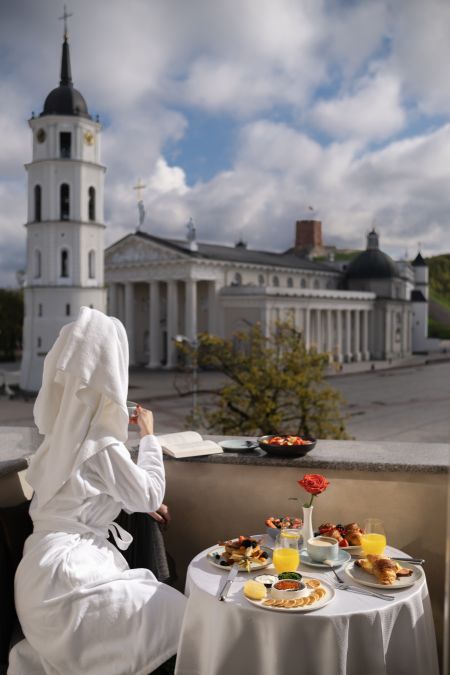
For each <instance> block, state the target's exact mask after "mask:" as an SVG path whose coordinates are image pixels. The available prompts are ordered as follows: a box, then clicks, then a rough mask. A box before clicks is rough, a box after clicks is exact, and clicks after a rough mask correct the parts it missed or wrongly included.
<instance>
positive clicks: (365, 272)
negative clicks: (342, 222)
mask: <svg viewBox="0 0 450 675" xmlns="http://www.w3.org/2000/svg"><path fill="white" fill-rule="evenodd" d="M396 276H398V271H397V268H396V266H395V262H394V261H393V260H392V258H390V257H389V256H388V255H387V253H383V251H380V249H379V242H378V234H377V233H376V232H375V230H372V231H371V232H369V234H368V235H367V249H366V250H365V251H363V252H362V253H359V255H357V256H356V258H353V260H352V261H351V263H350V264H349V266H348V268H347V272H346V277H347V279H389V278H390V277H396Z"/></svg>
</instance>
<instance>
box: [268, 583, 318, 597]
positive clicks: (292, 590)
mask: <svg viewBox="0 0 450 675" xmlns="http://www.w3.org/2000/svg"><path fill="white" fill-rule="evenodd" d="M283 586H284V587H286V586H288V587H289V588H283ZM270 595H271V597H272V598H275V599H276V600H296V599H297V598H303V597H304V596H305V595H309V588H308V587H307V586H306V585H305V584H304V583H303V581H294V579H282V580H281V581H277V583H276V584H274V585H273V586H272V588H271V589H270Z"/></svg>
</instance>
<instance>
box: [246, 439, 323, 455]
mask: <svg viewBox="0 0 450 675" xmlns="http://www.w3.org/2000/svg"><path fill="white" fill-rule="evenodd" d="M291 439H292V440H291ZM294 439H295V440H294ZM316 443H317V441H316V439H315V438H312V436H282V435H280V436H273V435H272V436H261V437H260V438H258V444H259V447H260V448H261V449H262V450H265V451H266V452H267V454H269V455H275V456H277V457H303V455H306V454H307V453H308V452H310V451H311V450H312V449H313V448H315V447H316Z"/></svg>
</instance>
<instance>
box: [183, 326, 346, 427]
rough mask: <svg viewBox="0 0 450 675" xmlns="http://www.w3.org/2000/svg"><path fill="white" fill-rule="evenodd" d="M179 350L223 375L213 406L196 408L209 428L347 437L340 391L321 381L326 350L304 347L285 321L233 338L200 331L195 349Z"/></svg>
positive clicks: (238, 334)
mask: <svg viewBox="0 0 450 675" xmlns="http://www.w3.org/2000/svg"><path fill="white" fill-rule="evenodd" d="M181 350H182V351H184V352H185V353H188V354H189V355H190V357H191V358H192V359H193V361H194V362H196V361H197V362H198V365H199V367H204V368H205V367H206V368H214V369H215V370H218V371H220V372H222V373H224V374H225V375H226V376H227V377H228V382H227V383H226V384H225V385H224V386H223V387H221V389H219V390H218V392H217V394H216V396H217V400H216V405H215V406H214V407H212V408H211V409H205V410H202V411H198V412H197V416H199V415H201V418H202V419H201V421H202V422H203V423H204V425H205V427H206V428H207V429H208V430H210V431H212V432H216V433H223V434H229V435H233V434H239V435H249V436H256V435H260V434H295V435H308V436H314V437H316V438H347V436H346V433H345V424H344V419H343V417H342V415H341V412H340V404H341V396H340V394H339V393H338V392H337V391H335V390H334V389H333V388H332V387H330V386H329V385H327V384H326V382H325V369H326V366H327V364H328V355H327V354H321V353H318V352H317V351H316V350H315V349H311V350H307V349H306V347H305V344H304V342H303V339H302V336H301V333H299V332H298V331H296V330H295V329H294V328H293V326H292V325H291V324H290V323H279V324H278V325H277V327H276V331H275V332H274V334H273V335H272V336H270V337H265V336H264V334H263V332H262V330H261V326H260V325H259V324H256V325H254V326H252V327H251V328H250V329H249V331H248V332H239V333H236V334H235V335H234V336H233V339H232V340H225V339H223V338H219V337H217V336H214V335H209V334H206V333H201V334H200V335H199V336H198V340H197V347H196V348H193V347H192V346H189V345H183V346H182V347H181Z"/></svg>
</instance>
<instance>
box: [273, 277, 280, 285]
mask: <svg viewBox="0 0 450 675" xmlns="http://www.w3.org/2000/svg"><path fill="white" fill-rule="evenodd" d="M272 283H273V285H274V286H277V287H278V286H279V285H280V280H279V278H278V277H272Z"/></svg>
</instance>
